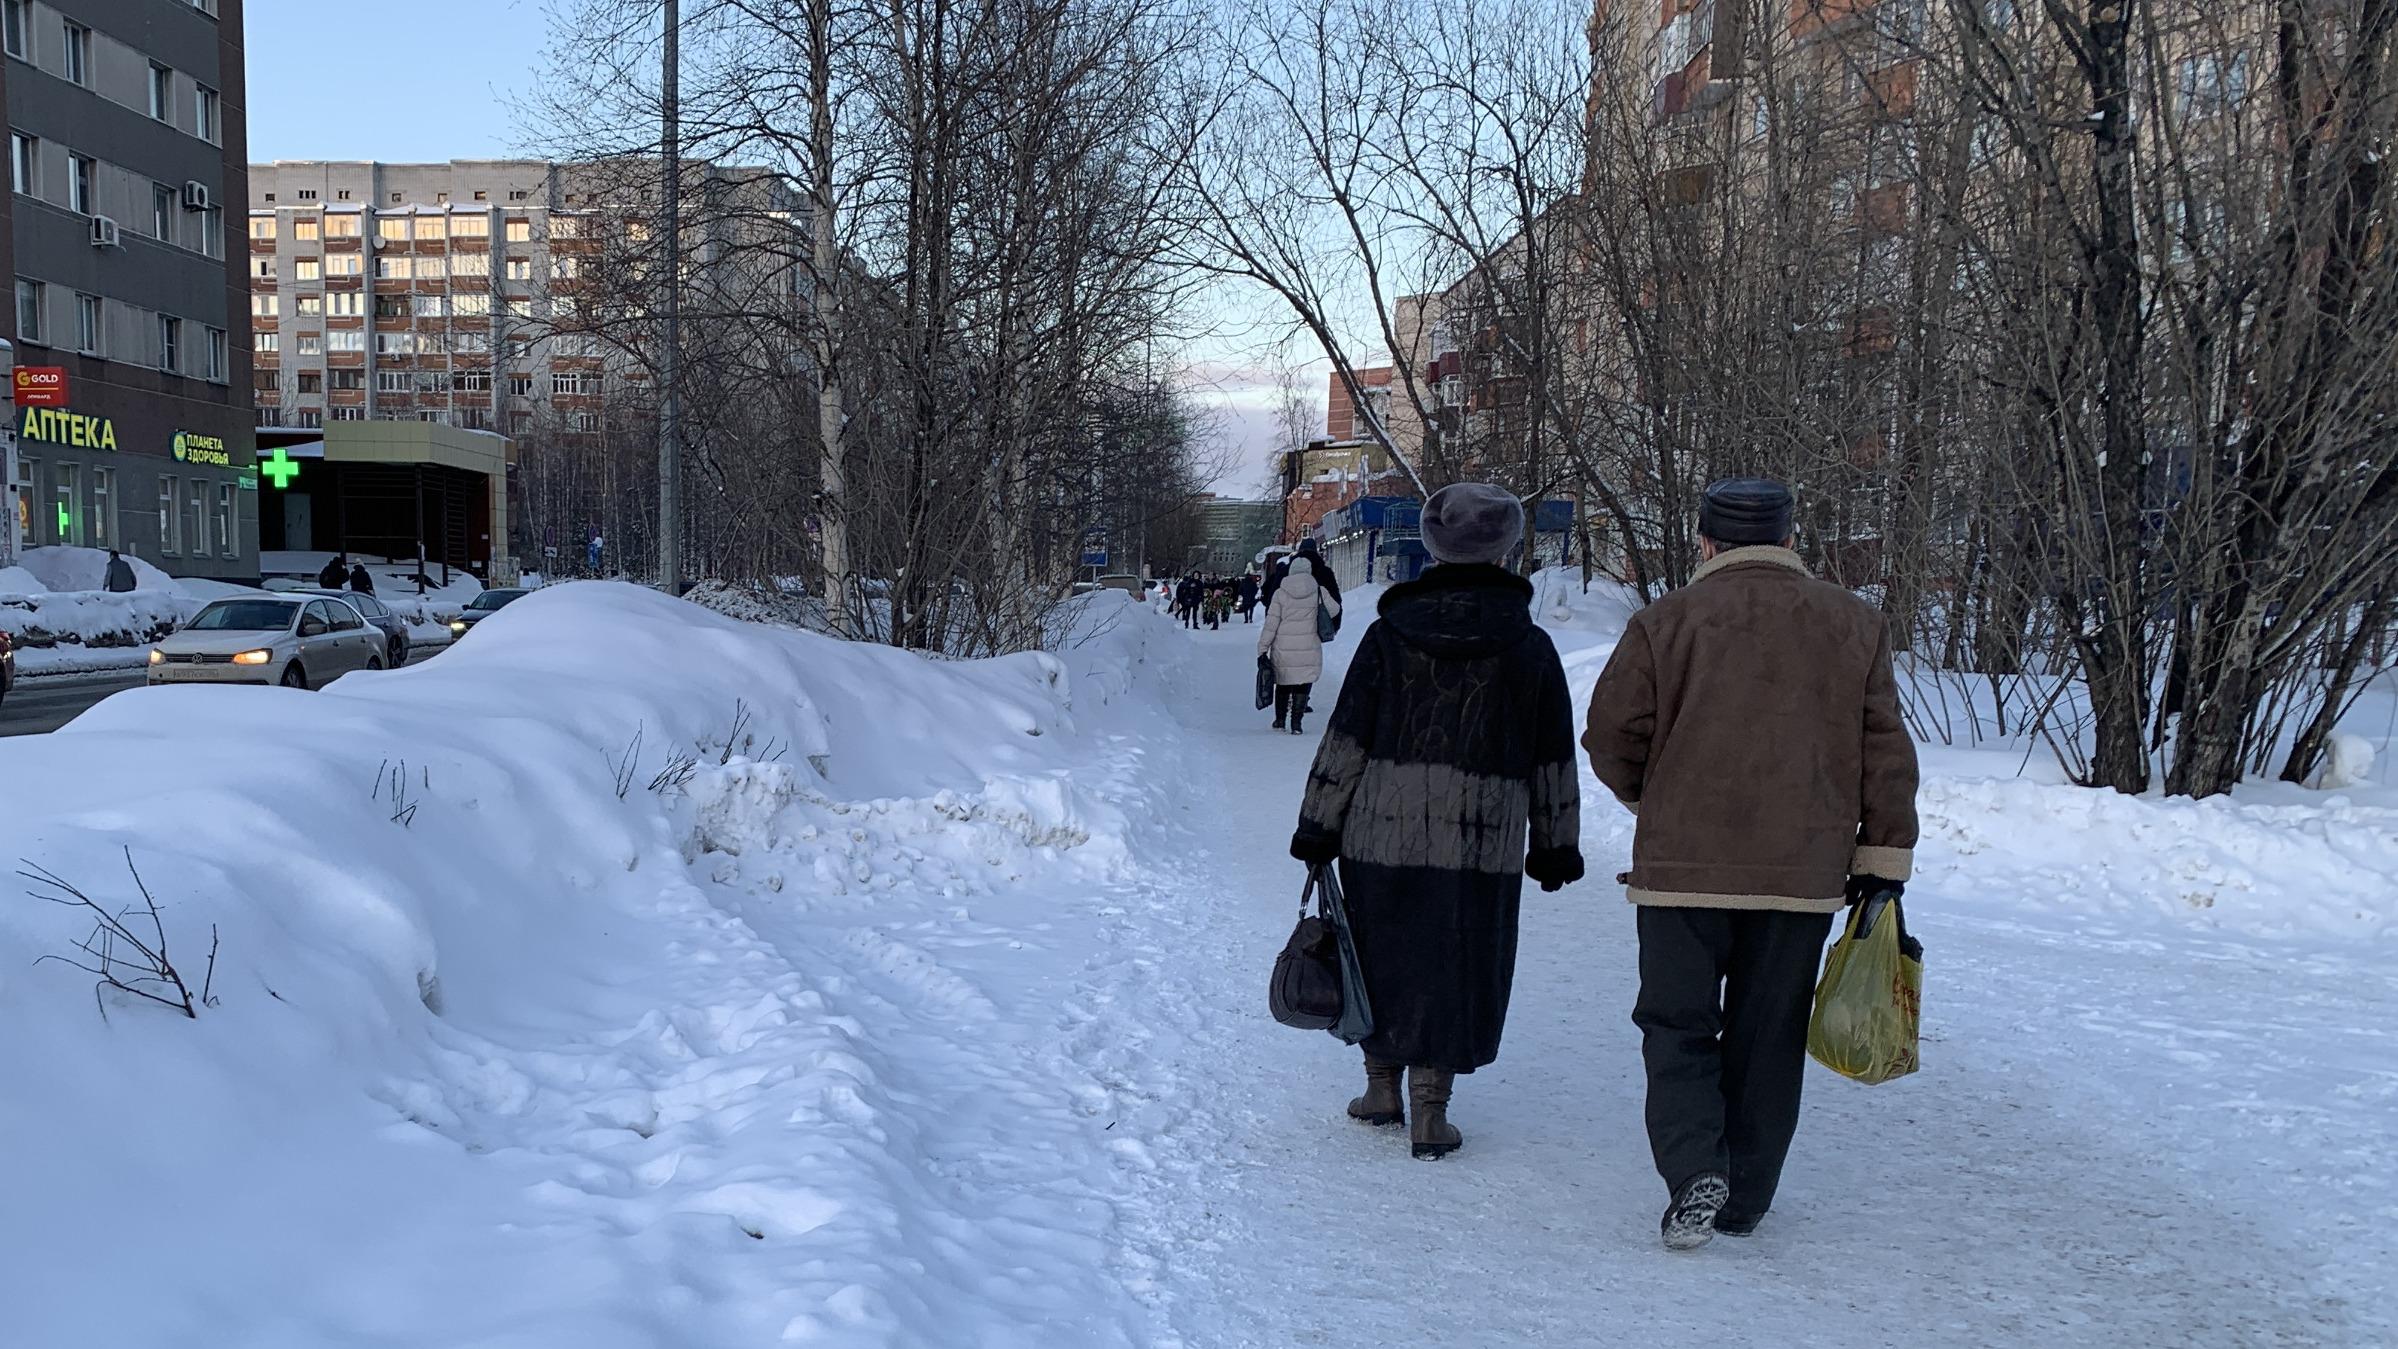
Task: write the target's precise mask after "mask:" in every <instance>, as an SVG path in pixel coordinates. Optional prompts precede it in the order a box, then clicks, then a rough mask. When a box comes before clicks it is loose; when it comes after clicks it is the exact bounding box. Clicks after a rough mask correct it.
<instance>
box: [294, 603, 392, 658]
mask: <svg viewBox="0 0 2398 1349" xmlns="http://www.w3.org/2000/svg"><path fill="white" fill-rule="evenodd" d="M287 593H289V594H294V595H323V596H325V597H327V598H328V599H337V600H340V601H342V602H343V603H345V604H347V605H349V606H350V607H351V608H353V609H356V610H357V611H358V616H359V617H361V618H363V619H365V620H366V621H367V622H368V623H370V624H372V625H374V628H375V630H376V631H377V632H380V633H382V634H383V663H384V664H386V665H389V666H390V667H391V668H392V669H394V670H396V669H399V668H400V667H401V666H403V665H406V664H407V663H408V624H407V623H406V622H405V621H404V620H402V619H401V618H400V616H399V615H398V614H395V613H393V612H392V611H391V606H390V605H388V604H385V603H384V602H383V601H381V600H379V599H376V598H375V597H374V596H372V595H361V594H359V593H357V592H356V591H354V590H321V589H319V588H317V587H315V586H302V587H300V588H298V589H296V590H292V591H289V592H287Z"/></svg>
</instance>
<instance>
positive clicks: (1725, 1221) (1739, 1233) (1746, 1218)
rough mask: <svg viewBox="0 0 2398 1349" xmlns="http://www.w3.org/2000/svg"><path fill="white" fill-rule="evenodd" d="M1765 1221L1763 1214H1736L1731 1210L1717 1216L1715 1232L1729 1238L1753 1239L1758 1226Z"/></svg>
mask: <svg viewBox="0 0 2398 1349" xmlns="http://www.w3.org/2000/svg"><path fill="white" fill-rule="evenodd" d="M1764 1221H1765V1215H1764V1214H1762V1213H1734V1212H1733V1211H1732V1210H1730V1209H1725V1210H1724V1211H1723V1212H1721V1213H1718V1214H1716V1215H1715V1230H1716V1231H1718V1232H1721V1233H1723V1234H1724V1235H1725V1236H1727V1237H1753V1236H1755V1235H1757V1224H1759V1223H1761V1222H1764Z"/></svg>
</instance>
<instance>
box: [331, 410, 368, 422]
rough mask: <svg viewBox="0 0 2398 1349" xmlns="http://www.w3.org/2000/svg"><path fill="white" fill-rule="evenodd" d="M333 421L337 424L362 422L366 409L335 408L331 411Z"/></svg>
mask: <svg viewBox="0 0 2398 1349" xmlns="http://www.w3.org/2000/svg"><path fill="white" fill-rule="evenodd" d="M333 420H335V421H337V422H362V421H365V420H366V409H365V408H335V409H333Z"/></svg>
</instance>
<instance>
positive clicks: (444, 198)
mask: <svg viewBox="0 0 2398 1349" xmlns="http://www.w3.org/2000/svg"><path fill="white" fill-rule="evenodd" d="M532 195H533V194H532V193H531V192H528V191H526V190H525V189H523V188H512V189H510V190H509V192H508V200H510V201H527V200H530V199H531V198H532ZM433 196H434V199H435V200H436V201H438V202H440V203H441V204H442V205H444V206H447V205H449V204H450V194H449V193H447V192H436V193H434V194H433ZM292 198H293V199H294V200H296V201H315V200H317V190H316V189H315V188H313V187H303V188H301V189H300V190H299V191H297V192H294V193H292ZM266 199H267V200H268V201H273V200H274V199H275V194H274V193H272V192H269V193H267V194H266ZM333 199H334V200H335V201H348V200H350V189H348V188H346V187H337V188H335V189H334V190H333ZM406 200H408V194H407V193H405V192H394V193H392V194H391V204H392V205H394V206H397V205H399V204H400V203H402V202H404V201H406ZM475 200H476V201H489V200H491V193H490V192H489V191H487V190H485V189H483V188H479V187H478V188H476V189H475Z"/></svg>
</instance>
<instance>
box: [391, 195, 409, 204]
mask: <svg viewBox="0 0 2398 1349" xmlns="http://www.w3.org/2000/svg"><path fill="white" fill-rule="evenodd" d="M406 200H408V197H407V194H405V193H401V192H394V193H392V194H391V204H392V205H394V206H397V205H399V204H400V203H401V202H403V201H406Z"/></svg>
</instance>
